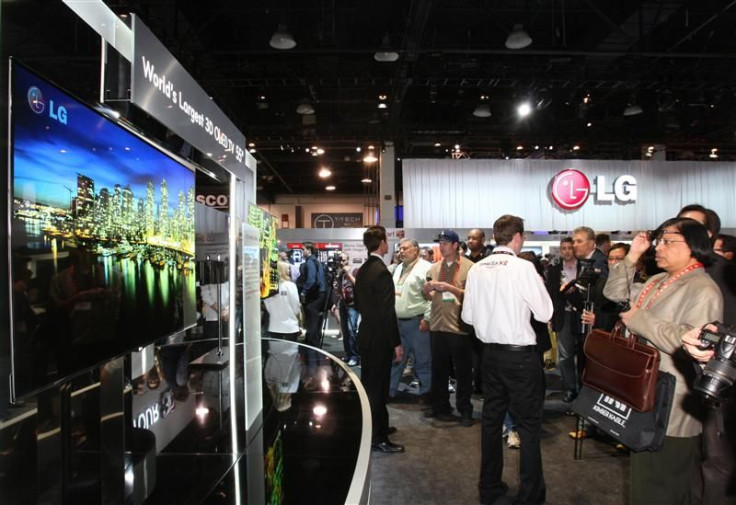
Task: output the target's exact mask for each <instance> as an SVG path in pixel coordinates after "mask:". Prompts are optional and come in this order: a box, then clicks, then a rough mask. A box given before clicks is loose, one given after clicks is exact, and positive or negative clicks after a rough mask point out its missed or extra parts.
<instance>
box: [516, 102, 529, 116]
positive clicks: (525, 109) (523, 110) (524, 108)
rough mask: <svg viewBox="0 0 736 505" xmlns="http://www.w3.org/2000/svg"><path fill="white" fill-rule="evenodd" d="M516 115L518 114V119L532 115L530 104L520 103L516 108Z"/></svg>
mask: <svg viewBox="0 0 736 505" xmlns="http://www.w3.org/2000/svg"><path fill="white" fill-rule="evenodd" d="M516 113H517V114H519V117H527V116H528V115H529V114H531V113H532V106H531V104H530V103H529V102H522V103H521V104H519V106H518V107H517V108H516Z"/></svg>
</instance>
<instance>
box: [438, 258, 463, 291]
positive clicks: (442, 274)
mask: <svg viewBox="0 0 736 505" xmlns="http://www.w3.org/2000/svg"><path fill="white" fill-rule="evenodd" d="M460 261H462V260H461V259H460V256H459V255H458V257H457V265H455V273H454V274H453V275H452V283H451V285H452V286H454V285H455V281H457V274H458V272H460ZM446 265H447V263H445V262H444V261H443V262H442V266H441V267H440V282H445V270H446V268H445V266H446Z"/></svg>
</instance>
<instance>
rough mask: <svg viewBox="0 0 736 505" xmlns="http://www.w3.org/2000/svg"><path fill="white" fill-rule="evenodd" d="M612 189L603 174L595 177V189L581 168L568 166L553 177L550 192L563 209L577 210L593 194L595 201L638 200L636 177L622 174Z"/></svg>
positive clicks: (619, 201) (620, 201)
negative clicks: (607, 185)
mask: <svg viewBox="0 0 736 505" xmlns="http://www.w3.org/2000/svg"><path fill="white" fill-rule="evenodd" d="M611 189H612V191H608V188H607V187H606V178H605V176H603V175H598V176H596V177H595V191H594V190H593V186H592V185H591V184H590V181H589V180H588V177H587V176H586V175H585V174H584V173H583V172H581V171H580V170H575V169H574V168H568V169H567V170H563V171H562V172H560V173H559V174H557V175H556V176H555V177H554V179H552V184H551V188H550V194H551V196H552V200H553V201H554V202H555V204H556V205H557V206H558V207H560V208H561V209H563V210H577V209H579V208H580V207H582V206H583V205H584V204H585V202H587V201H588V198H589V197H590V195H591V194H593V195H595V203H597V204H599V203H600V204H603V203H612V202H616V203H627V202H635V201H636V195H637V193H636V178H635V177H634V176H633V175H621V176H619V177H617V178H616V179H615V180H614V181H613V188H611Z"/></svg>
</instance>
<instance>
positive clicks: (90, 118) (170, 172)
mask: <svg viewBox="0 0 736 505" xmlns="http://www.w3.org/2000/svg"><path fill="white" fill-rule="evenodd" d="M11 95H12V96H11V98H12V108H11V129H10V130H11V142H10V146H11V160H12V195H11V197H12V200H11V209H10V212H11V279H12V290H13V295H12V303H13V321H12V329H13V332H12V344H13V379H14V392H15V396H16V397H23V396H25V395H28V394H30V393H33V392H35V391H38V390H40V389H42V388H44V387H45V386H48V385H49V384H52V383H55V382H58V381H60V380H62V379H64V378H68V377H70V376H72V375H74V374H76V373H79V372H81V371H84V370H86V369H88V368H90V367H92V366H94V365H96V364H99V363H102V362H104V361H106V360H108V359H110V358H112V357H114V356H117V355H120V354H123V353H125V352H127V351H130V350H134V349H137V348H138V347H141V346H144V345H146V344H148V343H151V342H153V341H155V340H156V339H158V338H162V337H164V336H166V335H170V334H172V333H174V332H177V331H181V330H182V329H184V328H186V327H188V326H191V325H192V324H194V323H195V322H196V308H195V282H194V261H193V259H194V172H193V171H192V170H191V169H190V168H189V167H187V166H186V165H184V164H183V163H181V162H179V161H177V160H176V159H174V158H173V157H172V156H169V155H167V154H165V153H164V152H163V151H161V150H159V149H157V148H155V147H153V146H152V145H151V144H149V143H147V142H145V141H143V140H142V139H141V138H140V137H138V136H136V135H134V134H132V133H131V132H130V131H128V130H127V129H125V128H123V127H121V126H119V125H118V124H116V123H115V122H114V121H111V120H110V119H108V118H107V117H105V116H104V115H102V114H100V113H98V112H97V111H95V110H94V109H92V108H90V107H88V106H86V105H84V104H83V103H81V102H79V101H78V100H75V99H74V98H72V97H71V96H69V95H68V94H66V93H65V92H63V91H61V90H60V89H58V88H57V87H55V86H52V85H51V84H50V83H49V82H47V81H45V80H44V79H42V78H40V77H39V76H37V75H36V74H34V73H32V72H30V71H28V70H27V69H26V68H25V67H23V66H21V65H18V64H15V65H14V66H13V69H12V86H11Z"/></svg>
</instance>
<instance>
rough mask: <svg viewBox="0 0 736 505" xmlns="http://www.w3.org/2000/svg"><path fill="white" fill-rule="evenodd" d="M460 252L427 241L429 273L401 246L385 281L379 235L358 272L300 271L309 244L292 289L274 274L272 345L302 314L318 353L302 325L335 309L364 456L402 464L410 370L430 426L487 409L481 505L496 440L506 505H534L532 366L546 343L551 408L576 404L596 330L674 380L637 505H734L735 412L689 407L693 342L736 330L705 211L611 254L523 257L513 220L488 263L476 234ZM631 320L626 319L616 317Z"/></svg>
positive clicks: (726, 264) (586, 251) (640, 462)
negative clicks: (551, 360)
mask: <svg viewBox="0 0 736 505" xmlns="http://www.w3.org/2000/svg"><path fill="white" fill-rule="evenodd" d="M466 240H467V241H466V242H463V241H461V240H460V237H459V236H458V234H457V233H456V232H455V231H453V230H443V231H442V232H441V233H440V234H439V235H438V236H437V238H436V240H435V242H437V243H438V246H439V247H438V250H439V255H438V256H439V257H437V258H433V257H432V252H433V250H432V248H428V247H427V248H422V247H420V246H419V244H418V242H417V241H416V240H415V239H412V238H404V239H402V240H401V241H400V242H399V244H398V246H397V248H396V251H395V253H394V261H393V262H392V263H391V264H390V265H389V266H387V265H386V263H385V261H384V260H385V258H386V255H387V254H388V252H389V245H388V241H387V238H386V231H385V229H384V228H382V227H380V226H374V227H371V228H369V229H368V230H367V231H366V232H365V234H364V245H365V247H366V249H367V251H368V260H367V261H366V262H365V263H364V264H363V265H362V266H361V267H360V269H354V268H352V267H351V266H350V262H349V257H348V256H347V254H345V253H341V254H340V256H339V258H338V264H337V267H336V271H335V272H333V273H332V275H330V277H331V278H330V279H328V280H325V279H324V275H325V273H324V266H323V265H321V264H320V263H319V262H317V261H312V262H311V263H310V260H309V258H312V259H313V260H314V250H310V246H311V244H307V250H308V252H306V254H305V256H306V258H307V262H306V263H305V264H303V266H302V268H301V270H302V271H301V275H299V277H300V278H302V277H303V278H302V280H301V281H300V282H298V283H297V284H298V287H297V286H295V285H294V283H293V282H292V281H291V279H292V278H293V274H294V272H293V269H290V266H289V265H288V263H283V264H281V265H280V266H279V270H280V274H281V279H282V281H283V282H282V287H281V288H280V295H282V296H279V297H275V298H276V300H273V301H271V302H270V303H268V302H267V303H268V304H269V305H270V307H269V312H271V315H272V317H273V316H274V314H277V313H278V314H280V315H278V316H277V318H281V317H282V315H281V314H283V317H284V318H285V319H284V320H285V321H287V323H286V324H285V325H283V324H281V323H279V324H276V323H274V326H273V327H271V326H269V331H270V332H271V333H273V336H276V337H279V338H286V339H289V340H292V339H295V338H296V336H297V335H298V334H299V333H298V332H299V322H298V317H299V314H300V312H302V313H304V317H305V320H304V321H303V325H304V326H305V328H306V340H307V343H310V344H312V345H315V346H319V344H321V341H320V340H319V338H320V337H319V336H318V335H319V334H320V328H319V327H317V326H315V323H314V319H310V317H311V318H313V317H315V316H314V314H315V313H319V312H320V311H321V313H322V315H324V313H325V312H326V311H327V310H329V307H328V305H329V306H330V307H332V306H334V309H335V310H336V311H337V312H338V314H339V320H340V327H341V334H342V337H343V345H344V350H345V358H344V359H345V361H346V362H347V363H348V364H349V365H350V366H355V365H358V364H360V365H361V381H362V383H363V385H364V387H365V390H366V393H367V396H368V398H369V402H370V405H371V413H372V421H373V440H372V449H373V450H374V451H381V452H384V453H401V452H404V451H405V448H404V447H403V446H402V445H400V444H396V443H393V442H392V441H391V440H390V438H389V437H390V435H391V434H392V433H394V432H395V431H396V429H395V428H393V427H392V426H390V425H389V415H388V409H387V407H386V405H387V403H389V402H392V401H396V400H397V398H398V397H399V396H400V395H401V394H402V392H401V391H400V388H399V385H400V382H401V380H402V376H403V375H404V373H405V370H406V369H407V368H406V367H407V360H411V370H412V373H413V375H414V377H415V382H416V384H417V386H418V388H419V389H418V393H419V394H418V395H413V397H414V398H416V401H417V402H418V403H420V404H421V405H422V406H423V407H424V416H426V417H428V418H433V419H435V420H437V421H440V422H448V423H458V424H459V425H460V426H467V427H469V426H473V424H474V422H475V420H474V417H473V404H472V402H471V396H472V394H473V393H480V394H482V400H483V407H482V412H481V416H480V417H481V448H480V449H481V468H480V479H479V493H480V501H481V503H488V504H491V503H494V501H496V500H497V499H498V498H500V497H501V496H502V495H504V494H505V493H506V490H507V487H506V485H505V484H504V483H503V482H502V480H501V475H502V471H503V452H502V447H503V437H504V436H507V437H508V439H507V444H508V445H509V446H510V447H517V448H520V470H519V471H520V486H519V490H518V495H517V496H516V498H515V500H516V501H514V503H519V504H541V503H544V502H545V499H546V484H545V480H544V472H543V468H542V455H541V454H542V453H541V431H542V423H543V409H544V400H545V387H546V385H545V364H544V361H543V353H544V352H545V351H546V350H548V349H550V348H551V347H552V342H554V341H555V339H556V354H557V368H558V369H559V372H560V375H561V380H562V387H563V391H562V397H561V400H562V401H563V402H565V403H571V402H573V401H574V400H575V399H576V397H577V395H578V394H579V392H580V388H581V386H582V384H581V375H582V371H583V368H584V366H585V357H584V354H583V352H582V348H583V343H584V341H585V338H586V335H587V334H588V333H589V332H590V331H591V329H593V328H599V329H602V330H606V331H610V330H612V328H613V327H614V325H615V324H616V323H617V322H618V321H620V322H622V323H623V324H624V325H625V327H626V328H627V331H629V332H631V333H632V334H634V335H635V336H636V337H637V338H639V339H640V341H641V342H645V343H647V344H648V345H650V346H654V347H656V348H657V349H658V350H659V352H660V354H661V365H660V369H661V370H662V371H663V372H667V373H670V374H673V375H674V376H675V378H676V388H675V397H674V403H673V407H672V410H671V413H670V420H669V424H668V427H667V433H666V438H665V442H664V444H663V445H662V447H661V449H660V450H658V451H656V452H632V453H631V465H630V469H631V476H630V496H631V503H632V505H638V504H647V505H650V504H663V505H664V504H667V505H670V504H690V503H693V504H698V505H712V504H736V471H735V469H734V459H735V454H736V450H735V448H734V447H735V445H736V424H735V421H734V419H736V416H735V414H734V411H735V409H736V401H734V400H733V398H732V396H733V395H732V391H731V394H727V395H725V400H724V401H722V402H721V403H720V404H715V403H712V402H708V401H705V400H704V399H703V398H702V397H700V396H699V395H697V394H696V393H694V391H693V383H694V381H695V380H696V378H697V376H698V374H699V373H700V372H701V371H702V369H703V365H704V364H705V363H708V362H709V361H710V360H712V359H713V358H714V353H715V351H714V350H713V349H705V348H704V346H703V344H702V341H701V340H700V331H701V328H702V327H703V326H704V325H706V324H708V323H711V322H714V321H720V322H723V323H725V324H726V325H734V323H736V314H735V312H736V311H734V307H735V304H736V263H734V257H735V256H736V238H734V237H732V236H729V235H723V234H721V233H720V219H719V217H718V215H717V214H716V213H715V212H714V211H712V210H710V209H707V208H705V207H703V206H700V205H688V206H686V207H684V208H683V209H682V210H681V211H680V212H679V213H678V215H677V216H676V217H673V218H672V219H668V220H667V221H665V222H664V223H662V224H661V225H660V226H659V227H658V228H657V229H655V230H653V231H645V232H639V233H638V234H637V235H636V236H635V237H634V239H633V241H632V242H631V244H627V243H622V242H619V243H611V240H610V237H609V236H608V235H606V234H602V233H601V234H597V235H596V233H595V231H594V230H593V229H591V228H589V227H586V226H580V227H578V228H576V229H575V230H574V231H573V233H572V235H571V236H569V237H563V238H562V239H561V240H560V242H559V254H558V255H554V256H550V255H548V256H546V257H540V256H537V255H536V254H534V253H532V252H530V251H524V252H522V248H523V246H524V222H523V220H522V219H521V218H520V217H517V216H510V215H504V216H501V217H500V218H498V219H497V220H496V222H495V223H494V226H493V241H494V242H495V248H494V247H491V246H490V245H488V244H487V240H486V237H485V233H484V232H483V230H481V229H472V230H470V231H469V232H468V234H467V237H466ZM328 285H331V286H332V288H331V289H330V288H329V287H328ZM331 290H332V291H334V293H333V294H332V295H331V296H330V298H331V300H327V301H326V300H325V296H327V295H326V294H325V291H331ZM281 291H283V293H281ZM279 298H281V299H279ZM300 298H301V306H300V303H299V299H300ZM617 302H624V303H617ZM626 304H628V306H629V307H628V310H625V309H622V308H621V307H625V306H626ZM620 310H625V311H624V312H620ZM310 311H311V312H312V314H310ZM280 324H281V325H280ZM358 325H359V326H358ZM550 337H552V338H550ZM450 378H452V383H454V384H455V388H456V394H455V397H454V402H451V396H450V391H451V390H450V389H449V388H448V382H450V380H449V379H450ZM731 389H733V387H732V388H731ZM591 435H592V432H591V431H585V432H571V433H570V436H572V437H574V438H577V437H586V436H591Z"/></svg>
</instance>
